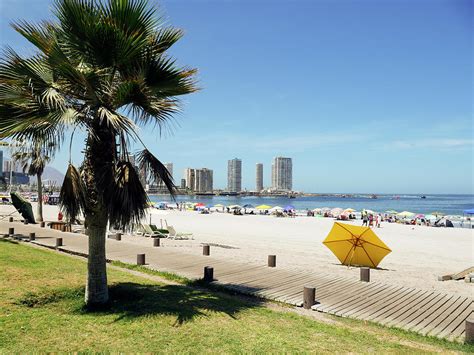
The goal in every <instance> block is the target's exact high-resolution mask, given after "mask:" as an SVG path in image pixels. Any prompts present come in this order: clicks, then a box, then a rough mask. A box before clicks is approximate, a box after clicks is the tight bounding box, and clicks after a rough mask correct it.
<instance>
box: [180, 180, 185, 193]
mask: <svg viewBox="0 0 474 355" xmlns="http://www.w3.org/2000/svg"><path fill="white" fill-rule="evenodd" d="M180 187H181V188H182V189H183V190H184V189H185V188H186V179H181V186H180Z"/></svg>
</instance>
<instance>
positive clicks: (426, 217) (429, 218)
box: [425, 214, 438, 221]
mask: <svg viewBox="0 0 474 355" xmlns="http://www.w3.org/2000/svg"><path fill="white" fill-rule="evenodd" d="M425 219H426V220H428V221H434V220H436V219H438V217H436V216H434V215H432V214H427V215H426V216H425Z"/></svg>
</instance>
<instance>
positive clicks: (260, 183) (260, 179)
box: [255, 163, 263, 192]
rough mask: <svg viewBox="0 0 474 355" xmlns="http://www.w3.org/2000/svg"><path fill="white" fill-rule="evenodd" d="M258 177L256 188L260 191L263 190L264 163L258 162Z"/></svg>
mask: <svg viewBox="0 0 474 355" xmlns="http://www.w3.org/2000/svg"><path fill="white" fill-rule="evenodd" d="M256 173H257V174H256V179H255V184H256V187H255V190H256V191H257V192H260V191H262V190H263V164H262V163H257V166H256Z"/></svg>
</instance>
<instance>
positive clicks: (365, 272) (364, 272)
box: [360, 267, 370, 282]
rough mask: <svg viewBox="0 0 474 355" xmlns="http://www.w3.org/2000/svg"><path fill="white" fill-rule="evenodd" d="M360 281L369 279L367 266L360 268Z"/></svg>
mask: <svg viewBox="0 0 474 355" xmlns="http://www.w3.org/2000/svg"><path fill="white" fill-rule="evenodd" d="M360 281H364V282H369V281H370V268H368V267H361V268H360Z"/></svg>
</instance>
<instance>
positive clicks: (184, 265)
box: [0, 222, 474, 341]
mask: <svg viewBox="0 0 474 355" xmlns="http://www.w3.org/2000/svg"><path fill="white" fill-rule="evenodd" d="M8 227H14V228H15V233H17V236H21V235H23V236H25V237H26V236H27V235H28V233H29V232H36V240H35V241H34V243H36V244H39V245H42V246H46V247H54V246H55V241H56V240H55V238H56V237H61V238H63V244H64V245H63V246H62V247H59V248H58V249H60V250H63V251H66V252H71V253H75V254H81V255H87V236H84V235H80V234H74V233H67V232H64V233H63V232H59V231H55V230H51V229H46V228H40V227H39V226H37V225H23V224H20V223H15V222H13V223H8V222H0V228H1V229H0V230H1V231H2V232H1V233H7V231H8ZM140 238H141V237H140ZM152 244H153V241H152V239H149V245H150V246H141V245H138V244H135V243H133V242H132V241H130V239H129V240H123V241H116V240H113V239H107V249H106V250H107V259H109V260H117V261H122V262H126V263H133V264H135V263H136V260H137V254H142V253H144V254H146V263H147V266H148V267H150V268H152V269H156V270H160V271H169V272H173V273H176V274H179V275H181V276H185V277H188V278H191V279H198V278H201V277H202V276H203V269H204V267H205V266H212V267H213V268H214V278H215V281H214V283H215V284H217V285H221V286H224V287H226V288H228V289H232V290H235V291H238V292H241V293H245V294H250V295H255V296H258V297H262V298H266V299H270V300H275V301H279V302H284V303H288V304H292V305H296V306H301V305H302V303H303V287H304V286H310V287H315V288H316V300H317V302H318V303H317V304H316V305H315V306H313V310H315V311H319V312H324V313H329V314H333V315H336V316H341V317H350V318H354V319H360V320H366V321H372V322H376V323H379V324H383V325H386V326H393V327H397V328H401V329H406V330H410V331H414V332H417V333H420V334H423V335H430V336H436V337H439V338H446V339H449V340H453V341H463V340H464V330H465V321H466V319H467V318H471V317H473V316H474V300H473V299H472V298H467V297H461V296H457V295H455V294H446V293H440V292H436V291H432V290H430V291H428V290H421V289H415V288H408V287H402V286H395V285H389V284H385V283H380V282H369V283H366V282H361V281H359V280H353V279H349V278H344V277H330V276H328V275H326V274H323V273H320V274H310V273H302V272H297V271H294V270H293V271H292V270H288V269H279V268H269V267H267V266H263V265H262V266H258V265H253V264H245V263H235V262H230V261H224V260H219V259H215V258H213V257H210V256H202V255H191V254H184V253H181V252H179V251H176V248H174V249H172V248H166V247H160V248H156V247H153V246H152ZM466 287H468V286H467V285H466Z"/></svg>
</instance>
